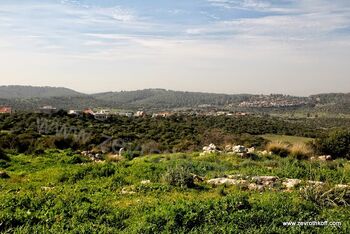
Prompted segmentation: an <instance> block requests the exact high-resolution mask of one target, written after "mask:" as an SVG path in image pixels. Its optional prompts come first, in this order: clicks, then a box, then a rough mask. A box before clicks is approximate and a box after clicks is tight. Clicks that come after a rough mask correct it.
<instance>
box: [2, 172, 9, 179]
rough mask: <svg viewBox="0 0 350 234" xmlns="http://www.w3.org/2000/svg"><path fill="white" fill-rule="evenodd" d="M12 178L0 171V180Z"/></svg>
mask: <svg viewBox="0 0 350 234" xmlns="http://www.w3.org/2000/svg"><path fill="white" fill-rule="evenodd" d="M8 178H10V176H9V175H8V174H7V173H6V172H5V171H0V179H8Z"/></svg>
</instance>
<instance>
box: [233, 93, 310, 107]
mask: <svg viewBox="0 0 350 234" xmlns="http://www.w3.org/2000/svg"><path fill="white" fill-rule="evenodd" d="M308 104H309V101H308V100H306V99H304V98H296V97H290V96H285V95H268V96H266V95H261V96H259V97H255V98H252V99H251V100H249V101H244V102H241V103H240V104H239V105H238V106H239V107H245V108H283V107H298V106H305V105H308Z"/></svg>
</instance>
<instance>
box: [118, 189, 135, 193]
mask: <svg viewBox="0 0 350 234" xmlns="http://www.w3.org/2000/svg"><path fill="white" fill-rule="evenodd" d="M120 193H121V194H135V192H134V191H129V190H127V188H123V189H122V191H121V192H120Z"/></svg>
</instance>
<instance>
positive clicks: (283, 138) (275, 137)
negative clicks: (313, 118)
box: [261, 134, 313, 144]
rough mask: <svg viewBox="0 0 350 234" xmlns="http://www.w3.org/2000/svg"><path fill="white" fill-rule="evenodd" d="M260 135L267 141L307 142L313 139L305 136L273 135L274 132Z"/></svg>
mask: <svg viewBox="0 0 350 234" xmlns="http://www.w3.org/2000/svg"><path fill="white" fill-rule="evenodd" d="M261 137H263V138H264V139H266V140H269V141H280V142H288V143H291V144H296V143H307V142H310V141H312V140H313V138H307V137H299V136H286V135H274V134H265V135H261Z"/></svg>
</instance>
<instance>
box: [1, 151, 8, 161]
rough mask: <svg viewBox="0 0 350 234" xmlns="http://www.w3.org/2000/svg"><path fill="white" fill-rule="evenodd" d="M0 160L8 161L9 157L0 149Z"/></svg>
mask: <svg viewBox="0 0 350 234" xmlns="http://www.w3.org/2000/svg"><path fill="white" fill-rule="evenodd" d="M0 160H4V161H10V158H9V156H7V155H6V153H5V151H4V150H3V149H2V148H0Z"/></svg>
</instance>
